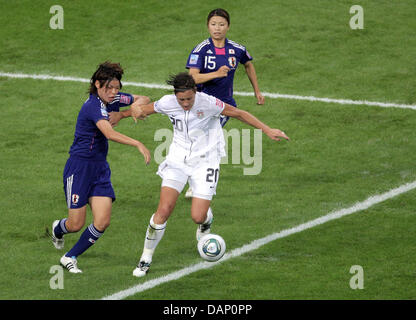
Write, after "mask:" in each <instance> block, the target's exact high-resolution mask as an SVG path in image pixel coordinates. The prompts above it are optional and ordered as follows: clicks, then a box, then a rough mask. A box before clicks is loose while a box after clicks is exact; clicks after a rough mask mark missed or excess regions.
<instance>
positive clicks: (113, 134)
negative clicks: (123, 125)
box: [96, 119, 151, 164]
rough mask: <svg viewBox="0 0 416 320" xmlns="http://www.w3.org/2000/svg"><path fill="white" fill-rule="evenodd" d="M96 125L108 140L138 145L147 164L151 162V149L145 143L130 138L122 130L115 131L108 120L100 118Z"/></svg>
mask: <svg viewBox="0 0 416 320" xmlns="http://www.w3.org/2000/svg"><path fill="white" fill-rule="evenodd" d="M96 125H97V128H98V129H99V130H100V131H101V132H102V134H103V135H104V136H105V137H106V138H107V139H108V140H111V141H114V142H118V143H122V144H127V145H130V146H133V147H136V148H137V149H138V150H139V151H140V153H141V154H142V155H143V157H144V161H145V162H146V164H149V163H150V159H151V156H150V151H149V150H148V149H147V148H146V147H145V146H144V144H143V143H141V142H140V141H138V140H135V139H133V138H130V137H128V136H126V135H124V134H122V133H120V132H117V131H115V130H114V129H113V127H112V126H111V124H110V122H109V121H108V120H104V119H102V120H99V121H97V124H96Z"/></svg>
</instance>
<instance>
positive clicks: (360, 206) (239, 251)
mask: <svg viewBox="0 0 416 320" xmlns="http://www.w3.org/2000/svg"><path fill="white" fill-rule="evenodd" d="M415 188H416V181H413V182H410V183H407V184H404V185H401V186H400V187H398V188H395V189H391V190H390V191H387V192H385V193H382V194H379V195H375V196H371V197H369V198H368V199H366V200H364V201H362V202H357V203H356V204H354V205H353V206H351V207H349V208H345V209H340V210H337V211H334V212H331V213H329V214H327V215H324V216H322V217H319V218H317V219H314V220H311V221H309V222H306V223H303V224H300V225H298V226H296V227H293V228H290V229H286V230H282V231H280V232H276V233H273V234H271V235H268V236H266V237H264V238H261V239H257V240H254V241H252V242H250V243H249V244H246V245H244V246H242V247H240V248H236V249H234V250H232V251H230V252H229V253H226V254H225V255H224V257H223V258H222V259H221V260H219V261H217V262H200V263H197V264H194V265H191V266H189V267H186V268H183V269H181V270H178V271H175V272H172V273H169V274H167V275H165V276H162V277H159V278H155V279H152V280H149V281H146V282H144V283H141V284H138V285H136V286H134V287H131V288H129V289H126V290H123V291H120V292H117V293H114V294H112V295H109V296H106V297H103V298H102V300H121V299H124V298H127V297H129V296H132V295H134V294H136V293H139V292H143V291H146V290H149V289H152V288H154V287H156V286H158V285H160V284H162V283H166V282H169V281H172V280H177V279H180V278H182V277H184V276H187V275H189V274H191V273H194V272H196V271H199V270H203V269H209V268H212V267H214V266H216V265H217V264H219V263H223V262H224V261H227V260H229V259H231V258H235V257H238V256H241V255H243V254H245V253H247V252H250V251H253V250H256V249H258V248H260V247H261V246H264V245H266V244H268V243H270V242H272V241H274V240H277V239H281V238H284V237H287V236H289V235H292V234H295V233H298V232H301V231H304V230H307V229H310V228H313V227H316V226H319V225H321V224H324V223H326V222H328V221H332V220H335V219H339V218H341V217H344V216H346V215H350V214H352V213H355V212H359V211H362V210H366V209H368V208H370V207H371V206H374V205H376V204H378V203H380V202H383V201H386V200H388V199H391V198H394V197H396V196H398V195H400V194H403V193H406V192H408V191H410V190H413V189H415Z"/></svg>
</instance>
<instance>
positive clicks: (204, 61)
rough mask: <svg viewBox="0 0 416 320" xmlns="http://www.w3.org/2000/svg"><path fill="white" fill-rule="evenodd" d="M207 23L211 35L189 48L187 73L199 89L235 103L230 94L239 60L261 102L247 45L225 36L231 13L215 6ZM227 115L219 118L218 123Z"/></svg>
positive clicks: (223, 121) (226, 118)
mask: <svg viewBox="0 0 416 320" xmlns="http://www.w3.org/2000/svg"><path fill="white" fill-rule="evenodd" d="M207 27H208V31H209V34H210V38H208V39H206V40H204V41H202V42H201V43H200V44H198V45H197V46H196V47H195V48H194V49H193V50H192V52H191V54H190V55H189V57H188V61H187V63H186V68H188V69H189V74H190V75H192V77H193V78H194V79H195V82H196V83H197V85H198V91H202V92H204V93H207V94H209V95H212V96H214V97H216V98H218V99H220V100H222V101H224V102H225V103H228V104H230V105H231V106H234V107H237V104H236V102H235V100H234V98H233V81H234V74H235V70H236V69H237V67H238V64H239V63H241V64H243V65H244V67H245V70H246V73H247V76H248V78H249V80H250V82H251V85H252V86H253V89H254V95H255V96H256V99H257V104H264V97H263V96H262V94H261V92H260V89H259V85H258V82H257V75H256V69H255V68H254V65H253V63H252V62H251V61H252V60H253V58H252V57H251V56H250V54H249V53H248V52H247V50H246V48H245V47H244V46H242V45H241V44H238V43H237V42H234V41H232V40H229V39H227V38H226V35H227V32H228V30H229V28H230V15H229V14H228V12H227V11H225V10H224V9H215V10H212V11H211V12H210V13H209V14H208V18H207ZM228 119H229V117H222V118H221V126H223V127H224V125H225V124H226V123H227V121H228Z"/></svg>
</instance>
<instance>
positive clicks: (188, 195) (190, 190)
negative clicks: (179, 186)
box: [185, 187, 193, 198]
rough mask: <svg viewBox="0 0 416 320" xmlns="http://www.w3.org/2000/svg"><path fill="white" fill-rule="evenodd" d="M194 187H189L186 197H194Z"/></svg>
mask: <svg viewBox="0 0 416 320" xmlns="http://www.w3.org/2000/svg"><path fill="white" fill-rule="evenodd" d="M192 196H193V195H192V188H191V187H189V189H188V190H187V191H186V193H185V198H192Z"/></svg>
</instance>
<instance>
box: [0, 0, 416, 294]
mask: <svg viewBox="0 0 416 320" xmlns="http://www.w3.org/2000/svg"><path fill="white" fill-rule="evenodd" d="M97 3H98V2H97ZM97 3H95V4H94V2H88V4H87V3H82V2H76V3H73V2H69V1H68V2H65V1H63V2H62V3H61V5H62V6H63V7H64V10H65V29H64V30H51V29H49V19H50V17H51V15H50V14H49V8H50V6H52V5H53V4H55V3H53V2H50V3H49V2H47V1H46V2H40V3H39V5H38V6H36V5H34V4H33V2H27V1H16V2H14V3H13V4H5V3H4V2H3V3H1V4H0V6H1V8H0V9H1V10H0V16H1V17H2V19H3V21H7V22H8V28H2V29H1V31H0V35H1V37H0V39H1V40H0V42H1V46H0V48H1V49H0V58H1V60H0V61H2V62H1V64H0V70H1V71H6V72H25V73H49V74H56V75H60V74H62V75H71V76H80V77H90V76H91V74H92V72H93V71H94V70H95V66H96V65H97V64H98V63H99V62H101V61H103V60H105V59H111V60H114V61H120V62H121V63H122V65H123V66H124V67H125V68H126V73H125V78H124V79H125V80H126V81H142V82H156V83H163V81H164V79H165V78H166V77H167V75H168V74H169V73H173V72H178V71H181V70H183V68H184V65H185V62H186V58H187V55H188V53H189V51H190V50H191V49H192V47H193V46H194V45H196V44H197V43H199V42H200V41H202V40H203V39H205V38H206V37H207V33H206V31H205V26H204V24H205V18H206V15H207V13H208V12H209V11H210V10H211V9H212V8H214V7H216V6H218V7H220V6H224V7H225V8H227V9H229V11H230V13H231V18H232V24H231V29H230V32H229V38H230V39H233V40H235V41H237V42H241V43H243V44H245V45H246V46H247V47H248V49H249V51H250V53H251V54H252V55H253V56H254V57H255V66H256V69H257V71H258V76H259V81H260V87H261V88H262V90H263V91H269V92H281V93H292V94H302V95H310V94H313V95H316V96H325V97H333V98H352V99H368V100H374V101H389V102H399V103H415V96H414V90H413V88H414V87H415V81H416V80H415V77H414V75H415V69H414V64H413V63H410V61H411V59H414V57H413V56H412V52H414V50H412V48H413V49H414V48H415V40H414V38H412V37H409V35H408V32H406V31H409V30H412V27H413V26H414V24H415V21H414V19H413V17H414V11H415V9H414V6H412V4H411V2H410V1H401V2H400V3H396V4H394V6H393V5H392V4H391V3H390V2H387V1H377V3H374V2H370V1H364V2H362V3H361V5H362V6H363V7H364V9H365V29H364V30H360V31H358V30H356V31H353V30H351V29H349V26H348V21H349V19H350V14H349V7H350V6H351V5H353V4H355V3H353V2H351V1H337V2H333V1H316V2H308V1H296V2H290V3H289V2H283V1H265V2H261V3H259V4H258V5H254V6H253V5H251V6H250V8H251V9H250V11H249V13H248V15H247V11H246V10H245V9H244V7H245V6H244V3H248V2H244V3H243V2H241V3H239V4H238V5H231V7H230V5H229V4H228V3H226V2H216V3H215V4H200V3H198V4H196V3H195V4H192V3H189V5H187V12H189V14H184V13H183V9H182V8H181V7H182V6H183V3H182V2H181V3H179V2H176V1H172V2H169V3H168V4H167V3H163V4H153V3H151V2H147V1H144V2H140V5H139V4H136V5H134V4H132V3H131V2H120V3H118V10H114V7H113V6H111V4H112V3H111V2H106V1H101V2H99V3H100V9H99V10H94V9H95V8H96V6H97ZM148 12H154V13H155V14H153V15H149V14H146V13H148ZM29 13H30V14H29ZM108 16H111V17H112V19H114V21H117V22H116V23H114V24H108V23H103V21H108V19H107V17H108ZM11 17H13V19H12V18H11ZM18 17H25V22H26V23H24V24H22V23H21V21H20V20H19V19H17V18H18ZM257 17H262V19H261V21H262V23H261V26H259V24H258V22H257V21H258V18H257ZM386 17H388V18H386ZM413 29H414V28H413ZM11 31H15V32H14V33H13V32H11ZM12 34H13V35H14V36H13V37H12V36H11V35H12ZM404 43H406V50H405V49H404V47H403V46H404ZM0 90H1V91H2V92H7V95H4V96H3V97H2V102H1V110H2V116H3V123H2V131H1V133H0V138H1V140H0V141H1V142H0V146H1V150H2V151H1V154H0V163H1V167H0V177H1V179H0V197H1V199H2V200H1V203H2V214H1V215H0V225H1V228H0V238H1V239H2V241H1V243H0V246H1V251H0V266H1V267H0V284H1V287H2V288H4V289H3V290H1V293H0V298H1V299H96V298H101V297H103V296H105V295H107V294H112V293H114V292H116V291H119V290H123V289H126V288H127V287H130V286H133V285H135V284H137V283H141V282H144V281H146V280H149V279H153V278H156V277H159V276H162V275H164V274H167V273H169V272H172V271H176V270H178V269H180V268H183V267H186V266H188V265H189V264H192V263H195V262H199V261H200V259H199V258H198V253H197V251H196V243H195V240H194V237H195V229H196V227H195V225H194V224H193V223H192V221H191V219H190V217H189V207H190V203H189V201H187V200H185V199H184V198H183V197H181V198H180V200H179V202H178V204H177V206H176V209H175V212H174V214H173V215H172V217H171V219H170V220H169V223H168V228H167V231H166V234H165V237H164V239H163V241H162V242H161V244H160V245H159V247H158V250H157V252H156V254H155V257H154V265H153V266H152V270H151V272H150V273H149V275H148V277H147V278H146V279H135V278H133V277H132V276H131V272H132V270H133V268H134V266H135V264H136V263H137V259H138V257H139V251H141V249H142V244H143V238H144V233H145V229H146V226H147V223H148V220H149V218H150V215H151V214H152V213H153V212H154V210H155V208H156V206H157V202H158V196H159V188H160V179H159V178H158V176H156V175H155V172H156V170H157V164H156V163H154V162H153V163H152V164H151V165H150V166H149V167H145V166H144V162H143V159H142V156H141V155H140V154H139V153H138V151H137V150H135V149H134V148H130V147H127V146H122V145H118V144H115V143H110V152H109V158H108V160H109V163H110V166H111V168H112V181H113V185H114V187H115V191H116V195H117V201H116V202H115V204H114V207H113V217H112V224H111V226H110V228H109V229H108V230H107V231H106V233H105V235H104V236H103V238H102V239H100V240H99V241H98V242H97V243H96V244H95V245H94V247H93V248H91V249H90V250H88V251H87V252H86V253H85V254H84V255H83V256H81V257H80V259H79V265H80V268H81V269H83V270H84V271H85V273H84V274H82V275H80V276H79V277H78V276H77V275H71V274H68V273H65V275H64V277H65V289H64V290H52V289H50V287H49V280H50V278H51V277H52V274H50V273H49V269H50V267H51V266H52V265H54V264H58V260H59V258H60V256H61V255H62V254H63V253H61V252H57V251H56V250H55V249H54V248H53V247H52V244H51V243H50V242H49V240H48V239H47V238H46V237H45V236H44V229H45V227H49V228H50V225H51V223H52V221H53V220H54V219H58V218H61V217H64V216H65V215H66V207H65V201H64V194H63V190H62V170H63V167H64V164H65V161H66V159H67V151H68V149H69V146H70V144H71V143H72V139H73V132H74V126H75V121H76V116H77V113H78V111H79V108H80V107H81V105H82V103H83V101H84V100H85V99H86V94H85V92H86V90H87V85H86V84H80V83H71V82H54V81H39V80H10V79H6V78H0ZM235 90H239V91H243V90H247V91H248V90H250V85H249V82H248V80H247V78H246V76H245V75H244V72H243V71H242V69H239V71H238V72H237V74H236V85H235ZM124 91H126V92H131V93H140V94H145V95H149V96H150V97H151V98H152V99H153V100H154V99H157V98H159V97H160V96H162V95H163V94H165V93H166V91H163V90H144V89H140V88H133V87H127V86H126V88H124ZM236 99H237V103H238V104H239V106H241V107H242V108H244V109H246V110H249V111H250V112H253V114H255V115H256V116H258V117H259V118H260V119H262V120H265V121H266V122H267V123H268V124H269V125H271V126H274V127H278V128H281V129H283V130H284V131H285V132H286V133H287V134H288V135H289V136H290V137H291V138H292V141H291V142H290V143H285V142H283V143H279V144H276V143H274V142H272V141H270V140H268V138H267V137H266V136H263V170H262V173H261V174H260V175H258V176H243V175H242V167H241V166H233V165H223V166H222V171H221V176H220V182H219V186H218V190H217V196H216V197H215V199H214V202H213V211H214V215H215V224H214V226H213V231H215V232H217V233H219V234H221V235H222V236H223V237H224V239H225V240H226V242H227V248H228V249H229V250H230V249H233V248H237V247H239V246H241V245H243V244H246V243H248V242H249V241H251V240H254V239H257V238H260V237H263V236H265V235H268V234H270V233H273V232H277V231H279V230H283V229H286V228H289V227H293V226H295V225H298V224H300V223H303V222H306V221H308V220H311V219H314V218H317V217H319V216H321V215H324V214H326V213H329V212H331V211H334V210H337V209H340V208H344V207H348V206H350V205H352V204H354V203H355V202H357V201H362V200H364V199H366V198H367V197H368V196H370V195H373V194H378V193H382V192H385V191H387V190H389V189H391V188H393V187H397V186H399V185H401V184H404V183H406V182H410V181H414V180H415V177H416V173H415V170H414V163H415V157H416V156H415V154H414V152H412V150H415V141H416V139H415V133H414V130H413V128H414V127H415V121H416V120H415V119H414V117H413V111H411V110H401V109H384V108H376V107H364V106H362V107H361V106H340V105H333V104H323V103H307V102H297V101H285V100H271V99H269V100H268V101H267V103H266V105H265V106H264V107H257V106H255V105H254V99H253V98H250V97H247V98H242V97H236ZM160 127H165V128H170V122H169V120H168V119H167V118H165V117H163V116H158V115H154V116H152V117H150V118H149V119H148V120H147V121H146V122H140V123H139V124H138V125H133V123H132V121H131V120H129V119H127V120H123V123H121V124H120V125H119V127H118V130H119V131H120V132H123V133H125V134H128V135H131V136H133V137H136V138H138V139H139V140H141V141H143V142H144V143H145V144H146V145H147V146H148V147H149V148H150V149H151V150H152V151H154V149H155V147H156V146H157V145H158V144H159V143H158V142H155V141H154V138H153V135H154V132H155V130H156V129H157V128H160ZM234 127H235V128H247V126H245V125H244V124H241V123H239V122H238V121H236V120H233V121H231V122H230V123H229V124H227V129H228V130H229V129H231V128H234ZM412 195H414V191H411V192H409V193H408V194H406V195H402V196H400V197H398V198H396V199H393V200H389V201H387V202H385V203H383V204H379V205H377V206H375V207H374V208H371V209H369V210H366V211H365V212H364V213H363V214H361V213H357V214H354V215H353V216H350V217H345V218H342V219H340V220H338V221H334V222H330V223H328V224H326V225H323V226H319V227H317V228H314V229H311V230H308V231H305V232H304V233H301V234H296V235H292V236H290V237H288V238H285V239H281V240H279V241H276V242H274V243H271V244H269V245H267V246H265V247H263V248H261V249H259V250H257V251H255V252H252V253H249V254H247V255H244V256H242V257H239V258H236V259H234V260H231V261H229V262H226V263H224V264H223V265H221V266H218V267H216V268H214V269H211V270H209V271H203V272H198V273H196V274H193V275H190V276H188V277H186V278H183V279H181V280H178V281H174V282H171V283H169V284H165V285H163V286H161V287H158V288H154V289H152V290H150V291H148V292H143V293H141V294H138V295H136V296H134V297H132V298H134V299H193V298H195V296H196V295H197V297H198V298H200V299H205V298H206V299H303V298H306V299H314V298H316V299H321V298H323V299H327V298H329V299H331V298H334V299H414V298H415V297H416V294H415V291H414V289H412V288H411V287H410V283H411V281H410V279H414V276H415V275H414V272H413V271H412V270H414V266H415V263H414V261H413V260H412V259H411V258H409V257H411V256H412V255H411V253H412V252H414V241H412V239H414V232H413V231H412V230H411V228H409V226H410V225H412V222H414V219H415V216H414V213H413V212H412V208H414V205H413V202H414V201H413V200H412ZM88 219H89V220H87V224H88V223H89V222H90V221H91V215H89V218H88ZM412 232H413V233H412ZM78 237H79V233H78V234H77V235H69V236H67V237H66V248H70V247H71V246H72V245H73V244H74V243H75V242H76V241H77V239H78ZM354 264H360V265H362V266H363V268H364V272H365V289H364V290H361V291H359V290H351V289H350V288H349V286H348V283H349V279H350V277H351V276H352V275H351V274H349V268H350V267H351V265H354ZM201 286H203V288H204V290H203V291H204V292H201V291H202V290H200V288H201ZM258 288H261V290H260V291H259V290H258ZM178 289H180V290H178ZM178 292H180V295H178Z"/></svg>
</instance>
